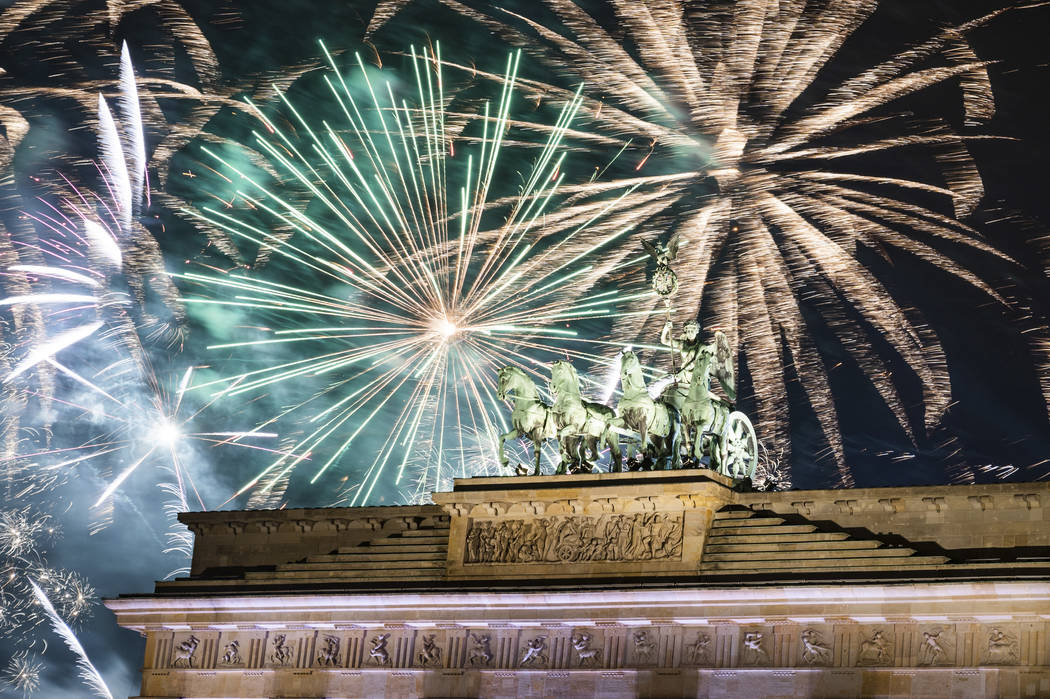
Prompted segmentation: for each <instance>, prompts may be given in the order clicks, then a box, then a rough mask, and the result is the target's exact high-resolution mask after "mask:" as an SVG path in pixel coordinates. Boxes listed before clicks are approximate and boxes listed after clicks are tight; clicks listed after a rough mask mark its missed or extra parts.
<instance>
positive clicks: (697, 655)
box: [685, 631, 711, 665]
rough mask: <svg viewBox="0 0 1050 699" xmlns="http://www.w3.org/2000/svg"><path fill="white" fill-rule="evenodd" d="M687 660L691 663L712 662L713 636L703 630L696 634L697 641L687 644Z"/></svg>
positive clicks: (704, 663)
mask: <svg viewBox="0 0 1050 699" xmlns="http://www.w3.org/2000/svg"><path fill="white" fill-rule="evenodd" d="M685 657H686V661H687V662H688V663H690V664H691V665H710V664H711V637H710V636H708V635H707V634H706V633H704V632H703V631H701V632H700V633H698V634H697V636H696V643H694V644H693V645H691V646H686V652H685Z"/></svg>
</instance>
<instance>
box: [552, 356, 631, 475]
mask: <svg viewBox="0 0 1050 699" xmlns="http://www.w3.org/2000/svg"><path fill="white" fill-rule="evenodd" d="M550 390H551V394H552V395H553V396H554V405H553V406H552V407H551V411H552V412H553V414H554V420H555V422H556V423H557V425H558V442H559V443H560V445H561V454H562V463H565V461H566V460H567V459H568V462H569V467H568V468H569V470H572V471H591V470H592V469H593V466H592V465H591V464H590V463H589V461H588V453H589V455H590V457H589V458H590V459H591V460H593V461H597V460H598V458H599V445H605V446H607V447H609V453H610V454H611V455H612V468H611V470H612V471H615V472H619V471H622V470H623V458H622V457H621V455H620V437H619V435H617V434H616V432H614V431H613V429H612V426H613V423H614V422H615V421H616V411H615V410H613V409H612V408H610V407H608V406H606V405H602V404H601V403H591V402H589V401H585V400H583V398H582V397H581V395H580V379H579V377H578V376H577V374H576V368H575V367H574V366H573V365H572V364H570V363H569V362H567V361H565V360H558V361H556V362H554V363H553V364H551V381H550ZM559 470H561V469H559Z"/></svg>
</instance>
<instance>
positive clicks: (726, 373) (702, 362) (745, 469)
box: [680, 331, 758, 478]
mask: <svg viewBox="0 0 1050 699" xmlns="http://www.w3.org/2000/svg"><path fill="white" fill-rule="evenodd" d="M712 379H715V380H717V381H718V384H719V385H720V386H721V387H722V391H723V392H724V393H725V395H726V398H728V400H723V399H721V398H719V397H718V396H717V395H715V394H714V393H713V392H712V391H711V382H712ZM735 400H736V387H735V380H734V377H733V358H732V351H731V349H730V347H729V340H728V339H727V338H726V335H725V333H723V332H721V331H718V332H716V333H715V339H714V342H713V343H711V344H709V345H702V346H701V347H700V348H699V352H698V353H697V357H696V362H695V363H694V364H693V371H692V375H691V377H690V381H689V392H688V394H687V395H686V398H685V400H684V401H683V402H682V406H681V413H680V415H681V419H682V432H683V437H684V441H685V445H686V452H687V454H688V458H690V460H692V462H693V464H694V465H695V466H700V464H701V459H702V458H703V456H704V455H705V454H707V455H708V456H709V462H708V466H709V467H710V468H711V469H712V470H714V471H718V472H719V473H722V474H724V475H727V476H731V477H733V478H750V477H751V476H753V475H754V473H755V467H756V466H757V464H758V440H757V439H756V438H755V428H754V427H753V426H752V425H751V421H750V420H749V419H748V418H747V416H746V415H744V414H743V413H741V412H737V411H735V410H734V409H733V407H734V406H733V401H735Z"/></svg>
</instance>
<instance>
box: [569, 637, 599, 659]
mask: <svg viewBox="0 0 1050 699" xmlns="http://www.w3.org/2000/svg"><path fill="white" fill-rule="evenodd" d="M572 647H573V648H574V649H575V650H576V657H577V659H578V660H579V661H580V667H596V666H598V665H600V664H601V662H602V650H601V648H591V636H590V634H586V633H582V634H580V635H579V636H573V638H572Z"/></svg>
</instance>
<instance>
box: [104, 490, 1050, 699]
mask: <svg viewBox="0 0 1050 699" xmlns="http://www.w3.org/2000/svg"><path fill="white" fill-rule="evenodd" d="M730 486H731V483H729V482H728V481H727V480H726V479H723V478H721V477H719V476H717V475H714V474H712V473H711V472H709V471H659V472H648V473H624V474H601V475H577V476H557V477H553V476H546V477H539V478H531V477H521V478H487V479H468V480H461V481H457V483H456V486H455V488H454V489H453V491H452V492H448V493H435V494H434V501H435V503H437V504H435V505H424V506H404V507H366V508H332V509H311V510H279V511H251V512H211V513H196V514H187V515H183V517H182V519H183V521H184V522H186V523H187V524H188V525H189V526H190V528H191V529H192V530H193V532H194V534H195V537H196V539H195V547H194V557H193V568H192V573H191V575H190V577H188V578H185V579H180V580H176V581H173V582H162V583H158V584H157V587H156V591H155V592H154V593H153V594H142V595H131V596H125V597H121V598H119V599H114V600H108V601H107V602H106V604H107V606H109V608H110V609H112V610H113V611H114V612H115V613H116V614H117V619H118V621H119V623H120V624H121V625H122V626H125V627H128V628H132V629H135V630H138V631H139V632H141V633H143V634H144V635H145V636H146V638H147V642H146V656H145V660H144V665H143V685H142V695H141V696H143V697H149V698H153V697H275V696H294V697H318V698H320V697H328V698H330V699H331V698H335V697H339V698H344V697H347V698H348V697H380V696H391V697H551V696H559V697H561V696H566V697H568V696H572V697H636V696H654V697H655V696H659V697H702V696H727V697H728V696H733V697H736V696H806V695H810V696H860V695H865V696H867V695H881V696H922V695H929V696H949V695H950V696H966V697H970V696H1047V695H1050V644H1048V642H1047V633H1048V631H1050V521H1048V520H1050V509H1048V508H1047V505H1048V501H1050V484H1047V483H1026V484H997V485H985V486H936V487H924V488H879V489H855V490H827V491H788V492H782V493H740V492H736V491H734V490H733V489H732V488H731V487H730Z"/></svg>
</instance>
